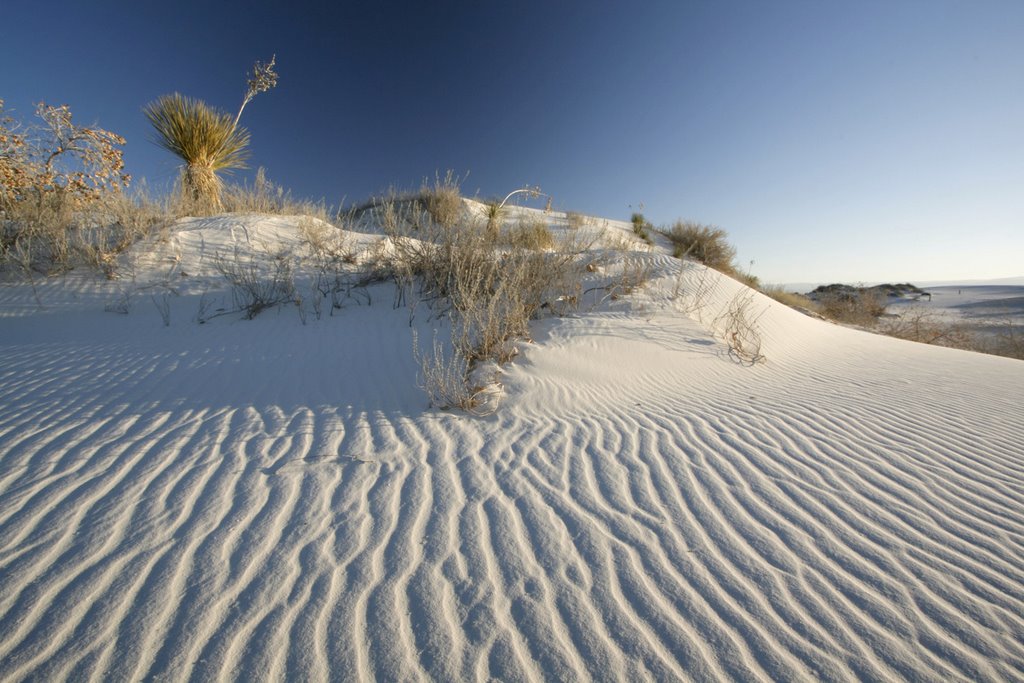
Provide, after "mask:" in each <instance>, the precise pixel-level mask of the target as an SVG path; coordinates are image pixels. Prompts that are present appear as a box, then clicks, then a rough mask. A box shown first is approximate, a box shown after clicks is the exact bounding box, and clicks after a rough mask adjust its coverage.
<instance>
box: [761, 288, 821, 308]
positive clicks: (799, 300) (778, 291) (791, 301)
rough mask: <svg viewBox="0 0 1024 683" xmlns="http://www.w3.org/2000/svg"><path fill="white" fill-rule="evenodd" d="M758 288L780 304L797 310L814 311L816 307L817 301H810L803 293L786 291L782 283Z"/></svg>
mask: <svg viewBox="0 0 1024 683" xmlns="http://www.w3.org/2000/svg"><path fill="white" fill-rule="evenodd" d="M760 289H761V293H762V294H764V295H766V296H770V297H771V298H773V299H775V300H776V301H778V302H779V303H780V304H785V305H786V306H789V307H790V308H795V309H797V310H798V311H815V312H816V311H817V309H818V304H817V302H815V301H812V300H811V299H809V298H807V297H806V296H804V295H803V294H799V293H797V292H788V291H786V288H785V287H783V286H782V285H764V286H762V287H761V288H760Z"/></svg>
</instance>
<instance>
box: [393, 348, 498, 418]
mask: <svg viewBox="0 0 1024 683" xmlns="http://www.w3.org/2000/svg"><path fill="white" fill-rule="evenodd" d="M412 348H413V357H414V358H415V359H416V362H417V364H418V365H419V366H420V372H419V377H418V380H419V387H420V388H421V389H423V391H425V392H426V394H427V396H428V397H429V398H430V405H431V407H433V408H439V409H441V410H448V409H450V408H458V409H459V410H464V411H466V412H467V413H470V414H472V415H477V416H483V415H488V414H490V413H492V412H494V408H495V406H494V404H493V402H487V401H486V400H485V398H486V397H487V396H488V392H486V391H485V390H484V389H482V388H480V387H473V386H471V385H470V381H469V363H468V361H467V360H466V358H465V357H463V356H462V355H461V354H459V353H458V352H455V351H454V350H453V352H451V353H445V350H444V347H443V345H442V344H441V342H440V341H438V339H437V337H436V335H435V337H434V342H433V345H432V348H431V349H429V350H428V351H427V352H426V353H425V354H424V353H423V352H422V351H420V348H419V338H418V335H417V334H416V330H413V335H412Z"/></svg>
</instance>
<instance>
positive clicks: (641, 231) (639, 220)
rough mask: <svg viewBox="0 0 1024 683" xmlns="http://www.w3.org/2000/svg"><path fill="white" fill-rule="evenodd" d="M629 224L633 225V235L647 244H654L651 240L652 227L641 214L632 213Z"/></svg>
mask: <svg viewBox="0 0 1024 683" xmlns="http://www.w3.org/2000/svg"><path fill="white" fill-rule="evenodd" d="M630 222H631V223H632V224H633V234H635V235H636V236H637V237H639V238H640V239H642V240H643V241H644V242H647V244H654V240H653V239H651V230H653V229H654V226H653V225H651V224H650V223H649V222H648V221H647V219H646V218H644V215H643V214H642V213H634V214H633V215H632V217H631V218H630Z"/></svg>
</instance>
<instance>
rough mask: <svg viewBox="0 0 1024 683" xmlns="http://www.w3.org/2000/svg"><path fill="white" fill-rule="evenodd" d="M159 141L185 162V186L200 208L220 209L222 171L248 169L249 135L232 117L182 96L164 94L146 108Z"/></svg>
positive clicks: (157, 141) (183, 179)
mask: <svg viewBox="0 0 1024 683" xmlns="http://www.w3.org/2000/svg"><path fill="white" fill-rule="evenodd" d="M145 114H146V118H148V119H149V121H150V123H152V124H153V128H154V129H155V130H156V138H155V142H156V143H157V144H158V145H160V146H161V147H163V148H164V149H166V150H167V151H169V152H171V153H172V154H174V155H176V156H178V157H180V158H181V160H182V161H184V162H185V169H184V172H183V174H182V185H183V190H184V191H185V194H186V196H187V197H188V199H189V200H190V201H192V202H194V204H195V205H196V208H199V209H201V210H206V211H217V210H218V209H220V192H221V187H222V185H223V183H222V181H221V179H220V177H219V176H218V175H217V173H218V172H220V171H230V170H232V169H236V168H245V160H246V159H247V158H248V156H249V152H248V147H249V132H248V131H246V130H245V129H244V128H239V127H238V126H236V125H235V122H234V120H233V119H232V118H231V115H230V114H226V113H224V112H222V111H218V110H216V109H214V108H213V107H210V106H209V105H207V104H206V103H204V102H201V101H199V100H193V99H191V98H188V97H185V96H183V95H180V94H178V93H174V94H173V95H164V96H163V97H160V98H159V99H157V100H156V102H152V103H151V104H149V105H148V106H147V107H146V109H145Z"/></svg>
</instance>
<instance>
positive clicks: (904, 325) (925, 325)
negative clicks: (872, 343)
mask: <svg viewBox="0 0 1024 683" xmlns="http://www.w3.org/2000/svg"><path fill="white" fill-rule="evenodd" d="M876 330H877V331H878V332H881V333H882V334H885V335H888V336H890V337H897V338H899V339H907V340H909V341H915V342H920V343H922V344H935V345H938V346H950V347H953V348H958V349H973V348H976V347H977V344H976V341H975V339H974V335H972V334H971V331H970V330H969V329H968V327H967V326H966V325H964V324H963V323H959V322H952V321H949V320H944V319H943V318H941V317H940V316H937V315H935V314H934V313H932V312H930V311H928V310H926V309H924V308H920V307H916V306H911V307H907V308H905V309H904V310H902V311H901V312H900V313H898V314H896V315H892V316H886V317H884V318H881V319H880V320H879V321H878V326H877V328H876Z"/></svg>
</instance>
